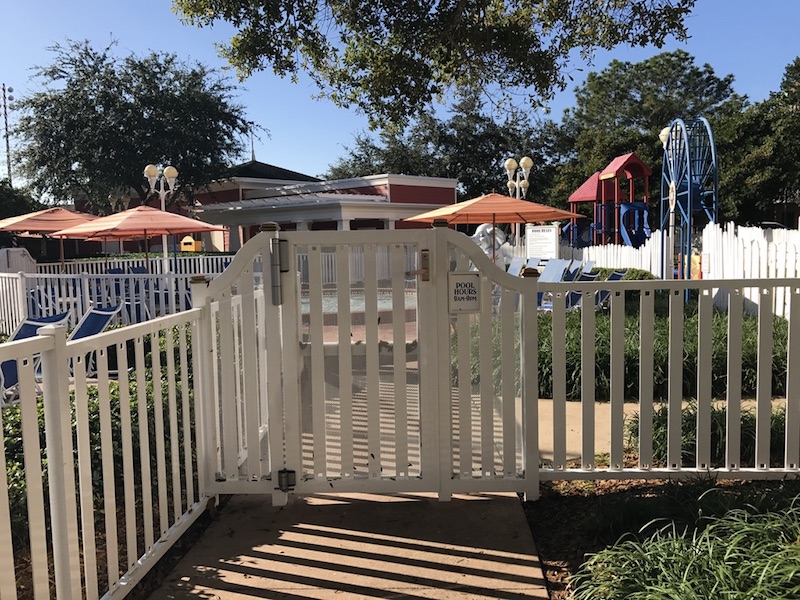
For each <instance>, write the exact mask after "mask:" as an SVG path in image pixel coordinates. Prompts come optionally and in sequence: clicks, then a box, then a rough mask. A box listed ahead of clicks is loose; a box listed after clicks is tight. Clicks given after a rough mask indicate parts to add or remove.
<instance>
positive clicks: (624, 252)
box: [561, 230, 662, 277]
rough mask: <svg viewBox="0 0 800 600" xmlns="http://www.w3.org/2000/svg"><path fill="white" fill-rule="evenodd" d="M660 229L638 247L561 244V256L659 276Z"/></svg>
mask: <svg viewBox="0 0 800 600" xmlns="http://www.w3.org/2000/svg"><path fill="white" fill-rule="evenodd" d="M661 238H662V232H661V231H658V230H656V231H654V232H653V234H652V236H651V237H650V239H648V240H647V241H646V242H645V243H644V244H642V245H641V246H640V247H638V248H633V247H631V246H622V245H617V244H606V245H603V246H588V247H586V248H571V247H569V246H561V258H569V259H573V260H580V261H582V262H586V261H587V260H592V261H594V263H595V267H599V268H606V269H641V270H643V271H649V272H650V273H652V274H653V275H655V276H656V277H661V261H662V258H661Z"/></svg>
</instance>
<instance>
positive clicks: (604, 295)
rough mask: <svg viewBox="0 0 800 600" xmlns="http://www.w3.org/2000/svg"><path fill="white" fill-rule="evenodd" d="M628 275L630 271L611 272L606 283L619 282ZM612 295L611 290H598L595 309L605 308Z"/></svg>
mask: <svg viewBox="0 0 800 600" xmlns="http://www.w3.org/2000/svg"><path fill="white" fill-rule="evenodd" d="M627 274H628V269H623V270H620V271H611V273H609V274H608V277H606V281H619V280H620V279H622V278H623V277H625V275H627ZM610 295H611V290H597V294H596V295H595V303H594V305H595V307H597V308H603V307H604V306H605V305H606V304H607V303H608V297H609V296H610Z"/></svg>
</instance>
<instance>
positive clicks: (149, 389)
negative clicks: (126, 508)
mask: <svg viewBox="0 0 800 600" xmlns="http://www.w3.org/2000/svg"><path fill="white" fill-rule="evenodd" d="M169 335H172V337H173V358H174V361H175V364H176V365H179V364H180V362H181V359H180V354H179V347H178V339H177V336H178V335H179V332H178V330H177V329H172V330H169ZM185 335H186V337H187V353H188V354H187V357H186V360H187V361H188V364H190V365H191V338H190V336H189V332H188V331H187V332H186V333H185ZM151 340H152V337H151V336H145V338H144V340H143V343H144V348H145V352H144V361H145V362H144V365H142V366H143V367H144V369H145V389H144V390H141V392H142V394H140V390H139V389H138V385H137V380H136V378H135V377H132V376H131V377H129V374H128V373H127V372H125V377H124V378H123V379H120V380H111V381H109V384H108V405H107V412H108V414H109V415H110V429H109V431H108V432H107V433H108V435H109V436H110V439H111V444H112V446H111V447H112V453H111V454H112V465H113V473H112V475H113V476H114V487H115V488H116V490H117V492H118V493H122V491H123V476H122V474H123V460H124V459H123V452H122V447H123V443H122V440H123V425H122V423H123V411H126V412H127V413H128V417H129V420H130V428H131V429H130V443H131V448H132V454H131V459H132V462H133V467H134V474H135V481H134V482H133V484H134V486H135V487H136V488H137V489H140V487H141V485H142V481H141V480H140V476H139V473H140V472H141V466H142V465H141V454H140V448H141V444H142V441H143V438H142V434H141V430H142V429H143V426H144V423H143V422H141V420H140V415H139V402H140V398H144V400H145V402H146V408H145V411H146V415H147V424H146V428H147V445H148V448H149V451H150V452H149V454H150V471H151V473H152V475H153V481H155V478H156V474H157V463H156V452H155V449H156V447H157V443H158V442H159V439H160V440H161V441H163V442H164V455H165V460H166V463H167V465H168V466H167V470H166V472H165V474H164V476H165V477H166V480H167V485H171V481H172V477H173V473H172V470H171V469H170V468H169V464H170V461H171V460H172V448H171V444H170V443H169V440H171V439H172V438H173V437H177V439H179V440H181V441H180V449H179V452H180V453H181V454H182V453H183V452H184V449H183V402H182V398H183V390H182V386H181V382H180V380H177V381H174V382H170V381H169V380H168V379H167V377H168V373H167V370H166V364H167V335H164V334H162V335H160V336H159V338H158V347H159V356H160V361H161V365H162V368H161V380H160V386H161V390H160V391H161V404H160V410H161V413H160V415H159V410H158V406H159V405H158V403H157V396H156V394H155V390H154V381H153V354H152V341H151ZM118 358H119V357H117V356H116V354H115V353H113V352H110V353H109V369H115V368H116V367H117V366H118ZM128 366H129V367H134V366H137V365H136V363H135V354H134V352H133V351H132V349H129V352H128ZM177 368H178V367H177V366H176V369H177ZM134 372H135V371H134ZM120 385H127V392H128V397H129V399H130V402H129V404H127V405H123V404H122V403H121V401H120V397H121V395H120ZM170 385H173V386H174V389H175V393H176V397H177V399H178V402H177V405H176V413H177V426H178V430H177V431H171V430H170V414H169V406H168V402H167V398H168V392H169V388H170ZM86 392H87V403H86V410H87V412H88V415H89V417H88V422H87V423H88V433H89V452H90V465H91V466H90V472H91V477H92V489H93V492H94V502H95V506H96V507H97V509H98V511H99V514H101V513H102V510H103V475H104V470H103V456H102V448H103V444H102V435H103V434H102V432H101V414H102V411H101V402H102V398H101V395H100V390H99V388H98V387H97V386H96V385H90V386H88V387H87V390H86ZM187 393H188V399H189V407H190V411H192V413H193V411H194V408H193V406H194V402H193V385H192V371H191V369H189V388H188V390H187ZM70 410H71V417H70V419H71V430H72V431H73V442H72V445H73V452H74V455H75V457H74V463H75V465H77V464H78V440H77V437H76V436H77V433H76V424H77V414H76V406H75V393H74V391H73V392H71V393H70ZM191 416H192V418H191V421H190V422H192V423H193V422H194V419H193V414H192V415H191ZM159 417H160V420H161V422H162V423H163V427H164V432H165V433H164V437H162V438H159V433H158V429H157V426H156V424H157V420H158V419H159ZM37 418H38V430H39V447H40V448H41V467H42V473H43V481H42V484H43V487H44V489H46V486H47V471H48V466H47V454H46V442H45V421H44V403H43V399H42V398H38V400H37ZM2 422H3V438H4V444H5V456H6V475H7V481H8V493H9V506H10V511H11V526H12V534H13V537H14V543H15V545H16V544H22V543H25V542H26V541H27V539H28V513H27V489H26V483H25V474H24V473H25V460H24V454H23V445H22V411H21V408H20V407H19V406H9V407H6V408H4V409H3V410H2ZM195 441H196V440H194V438H193V437H192V452H194V443H195ZM183 468H184V464H183V459H182V458H181V461H180V471H181V474H180V476H181V478H183V477H184V476H185V473H183ZM76 481H77V480H76ZM129 483H130V482H129ZM48 502H49V499H48V498H47V495H46V494H45V503H46V505H47V503H48ZM46 509H47V507H46Z"/></svg>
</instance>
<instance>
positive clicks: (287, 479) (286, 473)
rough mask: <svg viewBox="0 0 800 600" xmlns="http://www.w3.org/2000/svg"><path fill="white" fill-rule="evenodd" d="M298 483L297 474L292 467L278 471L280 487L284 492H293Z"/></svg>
mask: <svg viewBox="0 0 800 600" xmlns="http://www.w3.org/2000/svg"><path fill="white" fill-rule="evenodd" d="M295 485H297V474H296V473H295V472H294V471H293V470H291V469H281V470H280V471H278V487H277V489H279V490H280V491H282V492H291V491H292V490H293V489H294V486H295Z"/></svg>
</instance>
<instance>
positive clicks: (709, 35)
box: [0, 0, 800, 177]
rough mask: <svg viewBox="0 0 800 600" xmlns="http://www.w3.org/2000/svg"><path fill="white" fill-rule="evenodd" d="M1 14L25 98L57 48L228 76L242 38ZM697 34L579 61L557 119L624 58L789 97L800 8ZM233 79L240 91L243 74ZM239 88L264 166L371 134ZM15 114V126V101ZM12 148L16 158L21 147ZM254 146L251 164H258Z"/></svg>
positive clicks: (77, 15)
mask: <svg viewBox="0 0 800 600" xmlns="http://www.w3.org/2000/svg"><path fill="white" fill-rule="evenodd" d="M0 7H2V12H1V13H0V14H2V20H3V22H4V24H3V27H2V33H0V57H2V60H1V61H0V82H2V83H5V84H6V86H10V87H12V88H14V93H13V94H12V95H13V96H17V97H22V96H27V95H30V94H32V93H34V92H36V91H37V90H38V89H39V84H38V83H37V81H36V80H35V79H31V76H32V68H33V67H35V66H37V65H38V66H41V65H47V64H50V63H51V62H52V59H53V54H52V52H51V51H49V50H48V48H50V47H52V46H53V45H54V44H56V43H60V44H64V43H65V42H66V41H67V40H76V41H77V40H84V39H86V40H89V41H90V42H91V43H92V46H93V47H95V48H96V49H102V48H104V47H105V46H106V45H107V44H108V43H109V42H111V41H112V40H116V41H117V42H118V44H117V47H116V52H115V53H116V54H117V55H118V56H125V55H128V54H131V53H133V54H136V55H138V56H144V55H146V54H147V53H149V52H150V51H151V50H155V51H159V52H171V53H175V54H177V55H178V56H179V57H180V58H181V59H182V60H184V61H187V62H202V63H203V64H205V65H207V66H209V67H213V68H219V69H224V68H225V66H226V63H225V61H223V60H222V59H221V58H219V57H218V55H217V53H216V49H215V47H214V44H215V42H225V41H227V40H228V39H230V35H231V33H232V32H233V29H232V28H231V27H230V26H228V25H227V24H221V25H218V26H215V27H212V28H206V29H199V28H196V27H193V26H189V25H184V24H182V23H181V22H180V21H179V19H178V17H177V16H176V15H175V14H174V13H172V10H171V2H170V0H136V1H132V0H81V1H80V2H70V1H68V0H26V1H22V2H20V1H16V0H0ZM687 25H688V31H689V35H690V36H691V39H689V40H688V41H686V42H676V41H675V40H673V39H670V40H668V42H667V44H666V45H665V46H664V47H663V48H661V49H658V48H655V47H648V48H636V49H631V48H618V49H615V50H613V51H611V52H600V53H598V54H597V55H596V57H595V59H594V61H593V62H592V64H591V65H586V64H582V63H580V62H575V63H574V64H573V65H572V66H571V67H572V69H573V70H572V75H573V77H574V82H573V83H572V84H571V85H570V87H568V88H567V90H565V91H564V92H562V93H559V94H557V96H556V98H555V99H554V101H553V102H552V103H551V106H550V108H551V113H550V115H549V116H550V118H553V119H556V120H559V119H560V118H561V115H562V113H563V110H564V109H565V108H568V107H570V106H572V105H573V103H574V98H575V94H574V89H575V87H576V86H577V85H579V84H580V83H581V82H582V81H583V79H584V78H585V76H586V74H587V73H588V72H591V71H601V70H602V69H603V68H604V67H606V66H607V65H608V63H609V62H610V61H611V60H614V59H616V60H624V61H631V62H639V61H642V60H645V59H647V58H649V57H651V56H654V55H655V54H658V53H659V52H663V51H667V50H676V49H678V48H682V49H684V50H686V51H687V52H689V53H690V54H691V55H693V56H694V57H695V63H696V64H697V65H702V64H705V63H708V64H710V65H711V66H712V68H713V69H714V72H715V73H716V74H717V75H718V76H720V77H722V76H725V75H728V74H732V75H733V76H734V84H733V87H734V90H735V91H736V92H738V93H740V94H743V95H746V96H747V97H748V98H749V99H750V101H752V102H758V101H761V100H764V99H765V98H767V97H768V96H769V93H770V92H771V91H775V90H777V89H778V88H779V86H780V82H781V79H782V77H783V73H784V70H785V68H786V66H787V65H788V64H789V63H790V62H791V61H792V60H794V59H795V58H796V57H797V56H800V36H798V33H797V32H798V26H800V0H698V2H697V4H696V6H695V8H694V10H693V12H692V14H691V15H690V16H689V17H688V20H687ZM578 69H583V70H582V71H579V70H578ZM230 76H231V78H232V79H231V80H232V81H233V82H235V79H234V74H233V72H231V73H230ZM236 85H237V86H238V87H239V94H238V97H237V98H236V101H237V102H239V103H240V104H241V105H242V106H244V107H245V110H246V113H247V117H248V119H249V120H252V121H253V122H255V123H257V124H258V125H260V126H261V127H262V128H264V129H266V130H268V132H269V133H268V134H265V133H261V134H259V135H260V139H256V140H254V151H255V156H256V159H257V160H260V161H262V162H266V163H270V164H273V165H277V166H280V167H283V168H286V169H291V170H294V171H299V172H301V173H306V174H308V175H315V176H317V175H322V174H323V173H325V172H326V171H327V170H328V168H329V166H330V165H332V164H333V163H335V162H336V160H337V159H338V158H340V157H342V156H344V155H345V153H346V149H347V147H352V145H353V142H354V138H355V135H356V134H358V133H360V132H365V131H367V119H366V117H365V116H364V115H361V114H358V113H357V112H356V111H355V110H354V109H342V108H337V107H335V106H333V104H331V103H330V102H329V101H327V100H320V99H316V98H315V95H316V94H317V89H316V87H315V86H314V84H312V83H311V82H310V81H309V80H308V79H307V78H301V80H300V82H299V83H296V84H295V83H291V82H290V81H289V80H284V79H281V78H279V77H277V76H275V75H273V74H272V73H271V72H260V73H256V74H254V75H252V76H251V77H250V78H249V79H247V80H246V81H244V82H242V83H236ZM11 107H12V110H10V111H9V122H10V124H11V126H12V127H13V123H14V111H13V102H12V103H11ZM531 116H532V118H538V116H537V115H535V114H533V115H531ZM675 116H676V117H681V116H683V115H675ZM665 125H668V123H665ZM3 133H5V132H3ZM11 142H12V146H11V153H12V155H13V153H14V147H13V138H12V140H11ZM247 146H248V147H247V151H246V152H245V154H244V155H243V156H242V160H247V159H249V156H250V148H249V144H247ZM521 152H524V150H522V151H521ZM143 160H144V161H145V162H149V160H148V159H146V158H145V159H143ZM5 165H6V150H5V144H0V177H5V176H6V166H5ZM142 167H143V168H144V164H143V165H142ZM498 169H499V167H498Z"/></svg>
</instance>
